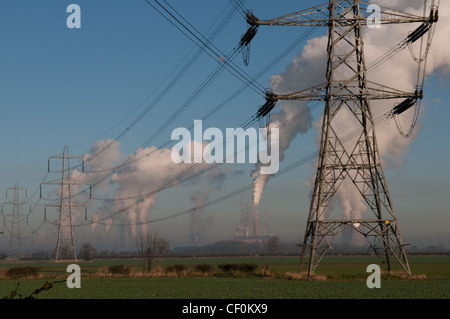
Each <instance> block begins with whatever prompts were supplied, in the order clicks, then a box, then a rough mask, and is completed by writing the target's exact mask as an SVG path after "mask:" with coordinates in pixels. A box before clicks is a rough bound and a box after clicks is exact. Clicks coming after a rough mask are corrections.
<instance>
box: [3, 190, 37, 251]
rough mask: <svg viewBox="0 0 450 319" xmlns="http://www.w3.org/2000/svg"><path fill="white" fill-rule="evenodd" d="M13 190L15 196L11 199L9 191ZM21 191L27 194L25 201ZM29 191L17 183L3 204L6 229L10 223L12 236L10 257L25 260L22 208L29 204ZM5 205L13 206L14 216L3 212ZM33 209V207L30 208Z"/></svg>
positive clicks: (9, 249) (10, 238) (10, 237)
mask: <svg viewBox="0 0 450 319" xmlns="http://www.w3.org/2000/svg"><path fill="white" fill-rule="evenodd" d="M10 190H13V191H14V195H13V199H10V198H9V196H8V191H10ZM20 191H24V192H25V194H24V195H25V196H24V198H25V200H20V194H19V193H20ZM26 198H27V191H26V189H25V188H22V187H19V185H18V184H17V183H16V185H15V186H14V187H9V188H7V189H6V199H7V201H5V202H4V203H2V207H1V210H2V215H4V221H5V228H7V225H6V223H7V222H9V221H10V225H11V227H10V236H9V246H8V257H19V258H23V250H22V237H21V234H20V225H21V223H23V217H21V216H20V211H21V206H23V205H24V204H27V200H26ZM3 205H11V206H12V214H7V215H6V214H5V213H4V210H3V207H4V206H3ZM30 207H31V206H30Z"/></svg>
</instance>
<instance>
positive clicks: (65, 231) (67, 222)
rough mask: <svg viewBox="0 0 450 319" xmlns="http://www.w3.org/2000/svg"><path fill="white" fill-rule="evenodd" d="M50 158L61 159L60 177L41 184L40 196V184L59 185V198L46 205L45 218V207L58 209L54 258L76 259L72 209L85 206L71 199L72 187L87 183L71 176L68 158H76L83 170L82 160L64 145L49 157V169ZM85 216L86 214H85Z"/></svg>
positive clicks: (57, 259)
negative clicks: (60, 151)
mask: <svg viewBox="0 0 450 319" xmlns="http://www.w3.org/2000/svg"><path fill="white" fill-rule="evenodd" d="M50 159H60V160H61V161H62V169H61V178H60V179H57V180H53V181H49V182H44V183H42V184H41V197H42V185H59V192H60V198H59V201H57V202H55V203H53V204H49V205H46V207H45V209H46V210H45V213H44V215H45V217H44V219H47V208H48V207H56V208H58V210H59V217H58V233H57V239H56V250H55V260H56V261H59V260H62V259H73V260H75V261H76V260H77V252H76V249H75V240H74V235H73V225H74V224H73V221H74V220H73V219H74V217H73V213H74V212H73V209H74V208H85V205H84V204H82V203H76V202H74V201H73V200H72V188H73V186H75V185H78V186H81V185H89V184H87V183H84V182H82V181H78V180H77V179H75V178H73V177H72V174H71V167H70V160H71V159H77V160H80V161H81V162H82V171H84V162H83V159H82V157H80V156H76V155H72V154H70V153H69V148H68V147H67V146H65V147H64V152H63V153H62V154H59V155H55V156H51V157H49V165H48V169H49V171H50ZM85 218H86V216H85Z"/></svg>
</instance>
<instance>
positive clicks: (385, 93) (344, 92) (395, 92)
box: [271, 81, 423, 101]
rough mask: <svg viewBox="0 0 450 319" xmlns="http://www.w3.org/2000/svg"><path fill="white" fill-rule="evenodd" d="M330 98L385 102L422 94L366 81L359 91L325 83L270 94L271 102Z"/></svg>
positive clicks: (417, 91) (352, 86)
mask: <svg viewBox="0 0 450 319" xmlns="http://www.w3.org/2000/svg"><path fill="white" fill-rule="evenodd" d="M330 96H333V99H334V100H352V99H354V98H355V97H358V96H360V97H366V98H368V99H369V100H385V99H400V98H415V99H421V98H422V96H423V92H422V91H420V90H417V89H416V90H415V91H413V92H406V91H402V90H399V89H395V88H392V87H389V86H386V85H382V84H379V83H375V82H372V81H367V88H366V89H365V90H363V91H362V90H361V89H360V88H359V87H358V85H356V84H355V85H352V84H349V83H345V85H344V84H339V83H337V84H336V85H334V86H332V87H331V91H330V86H329V85H328V84H327V83H324V84H320V85H317V86H314V87H311V88H308V89H304V90H301V91H297V92H293V93H290V94H274V93H272V96H271V99H272V100H276V101H278V100H297V101H298V100H303V101H324V100H326V99H327V98H329V97H330Z"/></svg>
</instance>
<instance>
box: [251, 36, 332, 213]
mask: <svg viewBox="0 0 450 319" xmlns="http://www.w3.org/2000/svg"><path fill="white" fill-rule="evenodd" d="M317 44H321V45H318V46H317V47H316V45H317ZM319 47H320V48H319ZM325 49H326V38H318V39H313V40H310V41H308V45H307V46H306V47H305V50H304V51H303V53H302V54H299V55H297V56H296V57H295V58H294V60H293V62H292V63H291V64H290V65H289V66H288V67H287V68H286V71H285V72H284V73H281V74H277V75H274V76H272V78H271V80H270V84H271V87H272V88H273V91H274V92H275V93H277V94H284V93H291V92H295V91H298V90H299V89H300V88H307V87H309V86H311V85H310V83H311V82H316V83H321V81H322V82H323V74H324V72H325V66H324V65H323V63H321V62H322V61H323V60H324V59H325V53H324V52H326V50H325ZM318 56H320V57H322V59H317V57H318ZM277 106H278V107H279V110H278V112H276V113H274V114H271V115H270V124H269V129H270V128H280V136H279V137H280V140H279V156H280V158H279V161H280V162H281V161H282V160H283V159H284V156H285V151H286V150H287V149H288V148H289V146H290V145H291V143H292V141H293V140H294V138H295V137H296V136H298V135H299V134H301V133H306V132H307V131H308V130H309V129H310V128H311V126H312V115H311V112H310V110H309V106H308V104H307V103H306V102H301V101H286V102H278V103H277ZM299 114H301V116H299ZM287 123H289V124H288V125H286V124H287ZM250 174H251V177H252V179H253V205H254V206H255V207H254V212H255V214H256V215H257V214H258V211H259V202H260V200H261V196H262V193H263V192H264V188H265V186H266V184H267V181H268V180H269V179H270V178H271V177H272V176H273V175H271V174H261V163H257V164H256V165H255V169H254V170H253V171H251V173H250ZM255 219H256V220H257V219H258V217H257V216H256V217H255Z"/></svg>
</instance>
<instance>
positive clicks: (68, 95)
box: [0, 0, 450, 249]
mask: <svg viewBox="0 0 450 319" xmlns="http://www.w3.org/2000/svg"><path fill="white" fill-rule="evenodd" d="M316 2H317V1H316ZM316 2H315V3H314V4H316ZM71 3H76V4H78V5H79V6H80V8H81V29H69V28H67V26H66V19H67V17H68V15H69V13H66V8H67V6H68V5H69V4H71ZM169 3H170V4H172V5H173V6H174V7H175V8H176V9H177V10H178V11H179V12H180V13H182V14H183V16H184V17H185V18H186V19H187V20H189V21H190V22H191V23H192V24H193V25H195V27H196V28H197V29H198V30H200V31H201V32H202V33H204V34H207V30H208V28H210V26H211V25H213V24H214V22H216V21H217V20H218V18H219V17H221V14H222V13H223V12H225V11H224V10H229V9H231V4H230V2H229V1H225V0H221V1H205V0H195V1H170V2H169ZM319 3H321V2H317V4H319ZM312 5H313V4H312V2H311V1H296V2H293V1H287V0H280V1H277V2H276V5H274V4H273V1H266V0H264V1H255V0H247V1H245V6H246V7H247V8H249V9H250V8H251V9H253V10H254V11H255V14H256V15H257V16H259V17H261V18H269V17H277V16H281V15H283V14H286V13H290V12H294V11H297V10H300V9H303V8H307V7H310V6H312ZM246 28H247V25H246V23H245V21H244V19H243V17H242V16H241V14H240V13H239V12H237V13H236V14H235V15H234V16H233V17H232V19H231V20H230V21H229V22H228V24H227V25H226V27H225V28H224V30H223V31H222V33H220V35H219V36H218V37H217V38H216V40H215V41H214V44H215V45H216V46H217V47H218V48H219V49H220V50H221V51H223V52H229V51H230V50H231V49H232V48H234V47H235V46H236V44H237V43H238V41H239V39H240V36H241V35H242V34H243V33H244V32H245V31H246ZM300 30H301V28H294V27H291V28H285V27H274V28H271V27H264V28H261V29H260V30H259V31H258V35H257V36H256V38H255V39H254V41H253V43H252V47H251V60H250V65H249V66H248V67H246V66H244V64H243V62H242V57H241V55H240V53H239V54H238V55H236V57H235V59H234V61H235V63H236V64H237V65H239V66H240V67H241V68H242V69H243V70H245V71H246V72H247V73H248V74H251V75H253V74H256V73H257V72H258V71H259V70H260V69H261V66H263V65H266V64H267V63H268V62H269V61H271V59H273V58H274V57H275V56H276V55H277V54H279V53H280V52H282V50H283V49H284V48H286V47H287V46H288V45H289V44H290V43H291V42H292V41H293V40H294V39H295V38H296V37H298V36H299V35H300V34H301V32H303V31H300ZM411 30H412V28H411ZM325 32H326V30H325V29H320V30H318V31H316V32H315V33H314V34H312V35H311V38H313V37H317V36H320V35H323V34H325ZM0 39H1V44H2V48H1V50H0V86H1V88H2V89H1V90H0V105H1V110H2V112H1V114H2V117H1V119H2V120H1V125H0V134H1V136H2V141H1V144H0V145H1V150H2V151H1V155H0V194H3V191H4V190H6V188H8V187H11V186H14V184H15V183H16V182H17V183H18V184H19V185H20V186H22V187H25V188H27V189H28V193H29V194H33V193H34V192H35V191H36V190H37V189H38V188H39V185H40V183H41V182H44V181H48V180H49V179H51V178H57V176H56V175H53V177H51V176H46V173H47V159H48V157H50V156H53V155H56V154H60V153H62V151H63V148H64V146H65V145H68V146H69V147H70V152H71V153H72V154H76V155H79V156H81V155H83V154H85V153H87V152H89V150H90V149H91V147H92V145H93V144H94V143H95V142H96V141H99V140H103V139H108V138H109V139H115V138H116V137H117V136H119V135H120V134H121V133H122V132H124V130H126V128H127V127H128V126H130V124H131V123H133V119H135V118H136V117H137V116H138V114H140V113H141V112H142V111H143V110H144V109H145V107H146V106H147V105H149V101H151V100H152V99H153V98H154V97H155V95H151V94H152V92H154V90H158V88H161V87H160V86H159V85H160V84H161V83H162V84H163V85H164V82H162V81H163V80H164V79H165V78H166V77H167V76H170V72H171V71H172V70H173V69H174V67H175V66H176V65H178V63H179V62H180V61H182V59H183V58H184V57H185V56H186V54H187V53H188V52H190V50H191V49H192V48H194V50H196V49H197V47H196V46H195V45H194V44H193V43H192V41H190V40H189V39H187V38H186V37H185V36H184V35H183V34H181V32H180V31H178V30H176V29H175V28H174V27H173V26H172V25H170V24H169V23H168V22H167V21H166V20H164V19H163V18H162V17H161V15H159V14H158V13H157V12H156V11H155V10H154V9H153V8H152V7H151V6H149V5H148V4H147V3H146V2H145V1H144V0H142V1H140V0H139V1H138V0H135V1H124V0H114V1H103V0H102V1H87V0H77V1H60V0H58V1H57V0H45V1H31V0H15V1H2V2H1V4H0ZM305 44H306V43H305V42H303V43H302V44H301V45H300V46H299V47H297V48H296V49H295V50H294V51H293V52H291V53H290V54H288V55H287V56H286V57H285V58H283V59H282V60H281V61H280V62H279V63H277V64H276V65H275V66H274V67H273V68H272V69H270V71H268V72H267V73H266V74H264V75H263V76H262V77H261V78H260V79H259V80H258V83H259V84H261V85H262V86H263V87H266V88H269V87H270V83H269V80H270V77H271V76H272V75H274V74H277V73H280V72H284V71H285V69H286V67H287V66H288V65H290V64H291V63H292V60H293V58H294V56H295V55H296V54H298V53H301V52H302V46H303V45H305ZM216 66H217V61H214V60H213V59H212V58H211V57H209V56H207V55H205V54H203V55H202V56H201V57H200V58H199V59H198V60H197V61H196V63H195V64H193V65H192V67H191V68H190V69H189V71H188V72H187V73H186V74H185V75H184V76H183V78H182V79H181V80H180V81H178V82H177V83H176V85H175V86H174V87H173V88H172V89H171V91H170V92H169V93H168V94H167V95H165V96H164V98H162V99H161V101H159V103H157V104H156V105H155V106H154V107H152V108H151V110H149V111H148V112H147V113H146V114H145V115H144V116H143V117H142V118H140V119H139V121H138V122H136V124H135V125H133V126H132V127H131V128H130V130H129V131H126V134H124V135H123V136H121V138H120V139H119V140H118V141H119V142H120V148H119V149H120V151H121V152H122V153H123V154H126V155H128V154H132V153H133V152H134V151H135V150H136V149H137V148H139V147H140V146H145V147H150V146H156V147H160V146H161V145H163V144H164V143H165V142H167V141H168V140H170V134H171V131H172V130H173V129H174V128H175V127H179V126H181V127H189V126H191V125H192V124H193V121H194V119H199V118H202V117H203V116H204V115H205V114H207V113H208V112H209V111H210V110H211V109H213V108H214V107H215V106H217V105H218V104H219V103H220V102H221V101H223V100H224V99H226V98H227V97H228V96H229V95H230V94H231V93H232V92H234V91H235V90H236V89H238V88H239V87H240V86H241V84H242V83H241V82H240V81H239V80H238V79H237V78H236V77H234V76H232V75H231V74H230V73H229V72H227V71H223V72H222V73H221V74H220V76H219V77H218V78H217V79H216V80H215V81H214V82H213V83H212V84H211V85H210V86H209V87H208V88H207V90H205V92H204V93H203V94H202V95H201V96H200V97H199V98H198V99H197V100H195V102H194V103H192V104H191V105H190V106H189V109H188V110H186V111H185V112H184V113H183V114H182V115H181V116H179V117H178V118H177V119H176V120H175V121H174V122H173V123H172V124H171V125H170V127H169V128H168V129H167V130H165V131H163V132H162V133H161V134H160V135H159V136H158V138H156V139H154V140H152V142H151V144H149V145H147V144H145V143H146V141H147V140H148V138H149V137H151V136H152V134H153V133H154V132H155V130H156V129H157V128H158V127H159V126H160V125H161V123H162V122H163V121H165V120H166V119H167V118H169V116H170V115H171V114H172V113H173V112H174V111H175V109H176V108H178V107H179V105H181V104H182V103H183V101H185V100H186V99H187V98H188V97H189V96H190V94H191V93H192V92H193V91H194V90H195V89H196V88H197V87H198V85H199V84H200V83H201V82H202V81H203V79H204V78H206V76H208V74H210V72H211V71H212V70H213V69H214V68H215V67H216ZM447 71H448V69H447ZM306 76H309V75H306ZM448 83H449V73H448V72H446V70H437V71H436V72H434V73H433V74H432V75H431V76H429V77H428V78H427V82H426V90H425V98H424V102H423V103H424V107H423V109H422V113H421V117H420V126H421V128H420V130H419V131H418V134H417V137H415V138H414V140H413V141H412V142H411V144H410V146H409V147H408V149H407V151H406V153H405V154H404V155H403V158H402V163H401V165H397V166H395V167H392V168H386V175H387V176H386V177H387V183H388V185H389V188H390V191H391V195H392V197H393V200H394V205H395V207H396V210H397V212H398V216H397V217H398V219H399V223H400V227H401V232H402V235H403V237H404V239H405V241H407V242H409V243H412V244H416V245H419V246H422V245H429V244H435V245H437V244H446V245H447V246H448V245H449V244H450V232H449V231H448V226H450V224H449V222H450V215H449V206H450V205H449V204H448V201H447V197H448V194H449V190H450V187H449V184H448V181H449V178H450V171H449V170H448V163H449V159H450V147H449V143H448V136H449V133H450V132H449V131H450V127H449V125H448V118H450V111H449V110H448V108H446V107H445V106H446V104H447V103H446V101H447V100H448V98H449V93H448V89H447V88H448ZM159 90H160V89H159ZM156 92H159V91H156ZM263 103H264V100H263V98H262V96H261V95H260V94H257V93H256V92H254V91H252V90H250V89H247V90H246V91H245V92H243V93H242V94H241V95H239V96H238V97H236V98H235V99H234V100H233V102H232V103H229V104H228V105H227V106H226V107H225V108H224V109H222V110H221V111H220V112H218V113H216V114H215V115H214V116H213V117H211V118H210V119H209V120H208V121H205V124H204V125H208V126H210V127H219V128H225V127H239V126H240V125H241V123H242V122H244V121H245V120H247V119H248V118H250V117H251V116H252V115H253V114H254V113H255V112H256V110H257V108H258V107H259V106H260V105H261V104H263ZM133 111H134V112H133ZM312 116H313V118H314V120H317V118H318V117H319V116H320V111H318V110H315V111H314V112H313V114H312ZM255 127H257V126H255ZM316 135H317V132H316V131H315V130H314V129H310V130H309V131H308V132H307V133H306V134H301V135H299V136H297V137H296V138H295V140H294V142H293V143H292V145H291V147H290V148H289V150H288V151H287V153H286V157H285V160H284V161H283V162H282V164H281V168H283V167H285V166H287V165H288V164H289V163H292V162H294V161H295V160H297V159H299V158H301V157H304V156H307V155H309V154H311V153H312V152H314V151H315V150H316V144H315V142H316ZM52 165H53V164H52ZM58 165H59V164H58ZM227 165H228V164H227ZM228 169H229V171H231V172H233V173H230V174H229V175H228V176H227V178H226V181H225V182H224V184H221V188H220V189H213V190H212V191H211V193H210V194H208V199H209V200H213V199H215V198H217V197H219V196H221V195H224V194H227V193H228V192H232V191H234V190H236V189H239V188H240V187H243V186H245V185H247V184H249V183H251V178H250V175H249V172H250V170H251V169H252V166H251V165H242V166H238V165H236V166H233V165H230V166H229V167H228ZM236 171H237V173H236ZM314 172H315V168H314V166H313V164H312V163H310V164H304V165H301V166H299V167H297V168H296V169H294V170H292V171H290V172H289V173H287V174H285V175H283V176H280V177H276V178H274V179H272V180H270V181H269V183H268V184H267V186H266V189H265V192H264V195H263V198H262V200H261V204H260V219H261V221H262V224H263V225H264V227H265V229H266V228H267V233H268V234H277V235H279V236H280V237H281V238H282V239H283V240H286V241H298V240H301V239H302V238H303V233H304V228H305V226H304V225H305V220H306V217H307V212H308V208H309V199H308V196H309V192H310V191H311V186H305V185H304V184H305V181H306V180H308V179H309V178H311V176H313V175H314ZM44 177H45V178H46V179H44ZM199 184H200V182H198V184H195V183H193V184H192V185H187V186H183V185H182V186H179V187H175V188H173V189H169V190H167V191H163V192H161V193H160V194H158V197H157V198H156V201H155V203H154V205H153V206H152V207H151V210H150V212H149V216H155V217H160V216H166V215H167V214H170V213H176V212H179V211H183V210H184V209H187V208H190V207H193V205H194V203H193V201H192V200H191V199H190V198H191V196H192V194H194V193H195V192H196V187H197V186H198V185H199ZM94 191H95V190H94ZM102 195H105V196H108V197H113V196H114V192H113V189H110V192H109V193H107V194H104V193H102ZM136 195H137V194H136ZM38 199H39V195H37V196H35V197H34V198H32V199H31V202H32V203H33V205H34V204H35V203H36V202H37V201H38ZM174 199H176V200H174ZM0 200H3V198H1V197H0ZM242 203H251V191H247V192H244V193H242V194H241V195H240V196H236V197H233V198H231V199H228V200H226V201H223V202H220V203H219V204H217V205H212V206H209V207H208V208H206V209H205V211H204V212H203V214H204V216H205V218H204V222H205V223H206V224H205V225H207V228H208V230H207V232H206V231H205V236H204V237H203V238H202V241H203V242H202V243H208V242H213V241H215V240H219V239H230V238H231V237H232V236H233V235H234V232H235V229H236V227H237V226H239V224H240V219H241V210H242ZM45 204H46V202H45V201H42V200H41V201H39V202H38V204H37V206H35V207H34V210H33V213H32V216H30V218H29V221H28V225H27V227H26V231H25V230H24V234H23V235H27V234H29V233H30V232H33V233H34V234H38V232H39V234H42V233H46V234H48V238H47V239H48V240H49V241H50V242H51V241H52V239H51V238H52V237H51V236H52V235H51V234H52V232H54V226H53V225H51V224H45V223H44V224H43V225H42V224H41V222H42V219H43V214H44V213H43V211H44V206H45ZM99 205H100V204H99V203H94V204H93V205H91V206H90V207H89V208H88V211H89V214H90V215H93V214H95V212H96V209H98V207H99ZM207 216H210V217H209V218H208V217H207ZM189 223H190V220H189V216H188V215H185V216H183V217H179V218H174V219H171V220H169V221H163V222H160V223H154V224H149V228H150V229H152V230H153V229H156V230H159V231H160V233H161V234H162V235H163V236H164V237H167V238H168V239H169V240H171V243H172V245H174V246H177V245H185V244H188V243H189ZM38 225H39V230H38V231H36V232H35V230H36V227H37V226H38ZM3 228H4V227H3ZM114 231H115V230H114V229H113V230H110V231H109V232H106V231H105V229H104V227H98V228H96V229H95V230H94V231H91V230H90V228H89V227H79V229H77V230H76V234H77V233H78V234H80V235H79V236H81V234H84V235H83V236H85V237H84V238H90V239H91V240H92V241H93V242H96V241H97V243H101V244H102V245H105V242H108V243H111V244H113V245H117V244H118V242H119V239H117V237H118V236H119V235H117V233H115V232H114ZM7 238H8V236H5V235H3V237H0V249H2V248H4V247H7V241H8V240H7Z"/></svg>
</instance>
